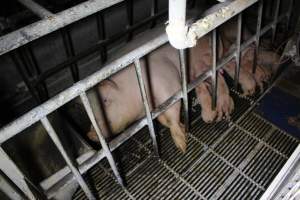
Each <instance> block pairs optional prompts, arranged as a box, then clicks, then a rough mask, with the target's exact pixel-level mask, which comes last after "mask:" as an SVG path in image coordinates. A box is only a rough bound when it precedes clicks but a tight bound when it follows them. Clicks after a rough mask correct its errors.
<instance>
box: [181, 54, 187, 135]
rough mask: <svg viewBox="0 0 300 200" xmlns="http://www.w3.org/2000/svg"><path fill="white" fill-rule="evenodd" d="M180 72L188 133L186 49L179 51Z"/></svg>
mask: <svg viewBox="0 0 300 200" xmlns="http://www.w3.org/2000/svg"><path fill="white" fill-rule="evenodd" d="M179 59H180V71H181V87H182V96H183V106H184V124H185V130H186V132H188V131H189V105H188V91H187V84H188V83H187V67H186V66H187V65H186V52H185V50H184V49H180V50H179Z"/></svg>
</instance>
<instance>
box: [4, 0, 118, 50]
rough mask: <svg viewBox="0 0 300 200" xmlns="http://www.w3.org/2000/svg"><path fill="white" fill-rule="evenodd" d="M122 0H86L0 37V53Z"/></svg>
mask: <svg viewBox="0 0 300 200" xmlns="http://www.w3.org/2000/svg"><path fill="white" fill-rule="evenodd" d="M122 1H124V0H101V1H86V2H83V3H81V4H79V5H76V6H74V7H72V8H69V9H67V10H64V11H62V12H59V13H57V14H55V15H53V16H52V17H49V18H45V19H43V20H40V21H38V22H35V23H33V24H30V25H28V26H25V27H23V28H21V29H18V30H16V31H14V32H12V33H9V34H7V35H4V36H2V37H0V55H2V54H5V53H7V52H9V51H11V50H13V49H16V48H18V47H20V46H23V45H24V44H27V43H28V42H31V41H33V40H36V39H38V38H40V37H42V36H44V35H47V34H49V33H51V32H53V31H56V30H58V29H60V28H62V27H65V26H67V25H69V24H71V23H73V22H76V21H78V20H80V19H83V18H85V17H87V16H89V15H92V14H94V13H96V12H98V11H100V10H103V9H105V8H108V7H110V6H112V5H115V4H117V3H120V2H122Z"/></svg>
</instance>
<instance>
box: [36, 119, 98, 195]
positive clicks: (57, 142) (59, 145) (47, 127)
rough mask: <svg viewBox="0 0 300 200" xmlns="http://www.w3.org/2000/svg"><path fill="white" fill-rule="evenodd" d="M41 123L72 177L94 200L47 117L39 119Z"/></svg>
mask: <svg viewBox="0 0 300 200" xmlns="http://www.w3.org/2000/svg"><path fill="white" fill-rule="evenodd" d="M41 123H42V124H43V126H44V128H45V130H46V131H47V133H48V135H49V136H50V138H51V139H52V141H53V143H54V144H55V145H56V147H57V149H58V150H59V152H60V153H61V155H62V157H63V158H64V160H65V161H66V163H67V165H68V166H69V168H70V170H71V171H72V173H73V175H74V177H75V178H76V180H77V182H78V183H79V185H80V186H81V188H82V190H83V191H84V193H85V194H86V196H87V197H88V199H90V200H94V199H95V197H94V195H93V193H92V191H91V190H90V189H89V187H88V185H87V183H86V182H85V181H84V179H83V177H82V175H81V173H80V172H79V171H78V169H77V168H76V165H75V163H73V161H72V159H71V158H70V157H69V155H68V154H67V152H66V150H65V148H64V147H63V144H62V143H61V141H60V140H59V137H58V135H57V134H56V132H55V130H54V128H53V127H52V125H51V123H50V122H49V120H48V118H47V117H44V118H43V119H41Z"/></svg>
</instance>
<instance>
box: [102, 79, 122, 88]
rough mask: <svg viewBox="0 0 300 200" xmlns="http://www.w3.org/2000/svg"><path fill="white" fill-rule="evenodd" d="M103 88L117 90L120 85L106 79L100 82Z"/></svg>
mask: <svg viewBox="0 0 300 200" xmlns="http://www.w3.org/2000/svg"><path fill="white" fill-rule="evenodd" d="M100 85H101V86H106V87H112V88H114V89H116V90H118V89H119V87H118V85H117V84H116V82H114V81H113V80H110V79H105V80H103V81H101V82H100Z"/></svg>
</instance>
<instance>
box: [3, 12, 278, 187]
mask: <svg viewBox="0 0 300 200" xmlns="http://www.w3.org/2000/svg"><path fill="white" fill-rule="evenodd" d="M283 17H284V16H283ZM283 17H282V19H283ZM278 21H280V20H278ZM271 27H272V23H271V24H269V25H268V26H267V27H265V28H264V29H263V30H262V32H261V35H263V34H264V33H266V32H267V31H268V30H269V29H270V28H271ZM253 41H255V36H254V37H252V38H250V39H249V40H248V41H247V42H245V43H244V44H243V45H242V46H241V50H243V49H245V48H246V47H247V46H248V45H250V44H251V43H252V42H253ZM166 42H167V36H166V35H165V34H161V35H160V36H158V37H157V38H155V39H153V40H151V41H149V42H147V43H146V44H144V45H142V46H140V47H139V48H137V49H135V50H134V51H132V52H130V53H128V54H127V55H125V56H122V57H120V58H119V59H117V60H115V61H113V62H110V63H109V64H107V65H106V66H105V67H104V68H102V69H101V70H100V71H98V72H96V73H94V74H92V75H91V76H89V77H87V78H86V79H84V80H82V81H80V82H78V83H77V84H75V85H74V86H72V87H70V88H69V89H67V90H65V91H63V92H61V93H60V94H58V95H56V96H55V97H53V98H52V99H50V100H48V101H47V102H45V103H44V104H42V105H41V106H39V107H37V108H35V109H33V110H31V111H30V112H28V113H27V114H25V115H23V116H22V117H20V118H18V119H17V120H15V121H14V122H12V123H10V124H8V125H7V126H5V127H4V128H2V129H1V130H0V143H3V142H4V141H6V140H7V139H9V138H11V137H13V136H14V135H16V134H18V133H19V132H21V131H23V130H24V129H26V128H27V127H29V126H31V125H32V124H34V123H36V122H37V121H39V120H40V119H42V118H43V117H45V116H46V115H47V114H49V113H51V112H52V111H54V110H56V109H57V108H59V107H61V106H62V105H63V104H65V103H67V102H68V101H70V100H72V99H73V98H75V97H77V96H78V95H79V94H81V93H82V92H84V91H86V90H87V89H89V88H91V87H93V86H94V85H96V84H97V83H98V82H100V81H101V80H103V79H105V78H107V77H109V76H111V75H112V74H114V73H116V72H118V71H119V70H121V69H123V68H125V67H126V66H127V65H128V64H130V63H132V62H133V61H134V59H136V58H140V57H142V56H144V55H146V54H147V53H149V52H150V51H152V50H154V49H156V48H158V47H159V46H161V45H163V44H164V43H166ZM234 56H235V51H233V52H232V53H231V55H229V56H228V57H226V58H224V59H223V60H221V61H220V62H219V63H218V65H217V69H219V68H221V67H222V66H224V65H225V64H226V63H228V62H229V61H230V60H231V59H233V58H234ZM209 76H211V71H208V72H206V73H204V74H202V75H201V76H200V77H198V78H197V79H196V80H195V81H194V82H192V83H191V84H189V86H188V91H189V92H190V91H191V90H192V89H194V88H195V87H196V86H197V85H198V84H199V83H200V82H202V81H203V80H205V79H206V78H208V77H209ZM181 98H182V92H181V91H179V92H177V93H176V94H175V95H174V96H173V97H171V98H169V100H168V101H166V102H165V103H163V104H162V105H161V106H159V107H158V108H157V109H156V110H154V111H153V113H152V117H153V118H156V117H157V116H158V115H159V114H160V113H162V112H164V111H165V110H167V109H168V108H169V107H170V106H171V105H173V104H174V103H176V102H177V101H178V100H179V99H181ZM146 124H147V119H146V118H144V119H142V120H140V121H138V122H136V123H135V124H134V126H132V127H130V128H129V129H127V130H125V131H124V133H123V134H121V135H119V136H118V137H117V138H116V139H115V140H113V141H112V142H110V144H109V147H110V149H111V151H112V150H114V149H116V148H117V147H118V146H120V145H121V144H122V143H123V142H125V141H126V140H128V139H129V138H130V137H131V136H132V135H134V134H135V133H136V132H137V131H139V130H140V129H141V128H143V127H144V126H145V125H146ZM103 158H104V154H103V152H102V151H99V152H97V153H95V154H94V156H92V157H91V158H90V159H89V160H88V161H86V162H84V163H83V164H82V165H80V166H79V171H80V173H84V172H86V171H87V170H88V169H90V168H91V167H92V166H93V165H95V164H96V163H97V162H99V161H100V160H101V159H103ZM68 176H69V175H68ZM68 176H66V177H68ZM66 177H65V178H66ZM69 177H71V178H72V177H73V176H72V174H71V175H70V176H69ZM54 188H55V187H52V188H50V189H49V191H53V192H54V191H55V189H54Z"/></svg>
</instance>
